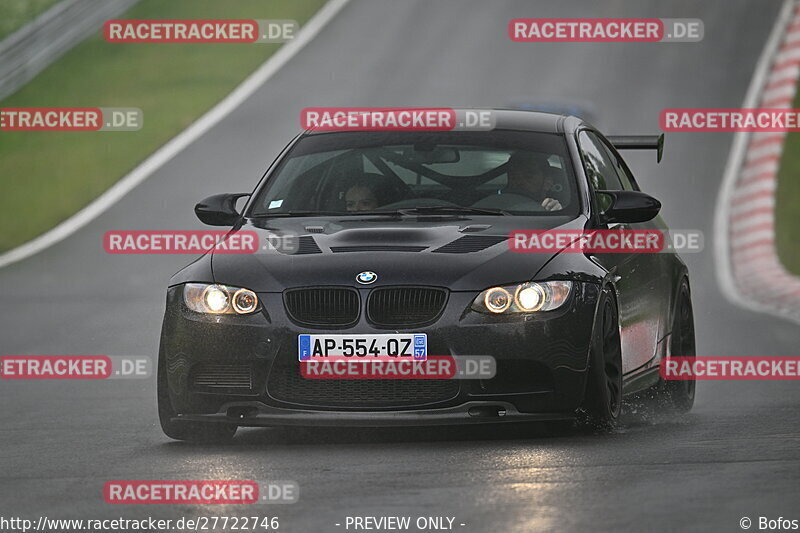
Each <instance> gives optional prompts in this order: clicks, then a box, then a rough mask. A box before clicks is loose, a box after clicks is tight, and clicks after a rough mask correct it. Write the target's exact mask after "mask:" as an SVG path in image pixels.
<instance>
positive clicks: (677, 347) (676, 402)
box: [661, 278, 696, 413]
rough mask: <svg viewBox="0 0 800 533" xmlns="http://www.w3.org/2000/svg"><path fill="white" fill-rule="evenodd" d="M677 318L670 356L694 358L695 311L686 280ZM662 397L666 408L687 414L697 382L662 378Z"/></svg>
mask: <svg viewBox="0 0 800 533" xmlns="http://www.w3.org/2000/svg"><path fill="white" fill-rule="evenodd" d="M676 301H677V304H676V306H675V316H674V317H673V319H672V336H671V337H670V356H676V357H678V356H680V357H694V356H695V354H696V352H695V339H694V311H693V309H692V296H691V293H690V292H689V282H688V281H687V280H686V279H685V278H684V279H683V280H682V281H681V286H680V288H679V289H678V298H677V300H676ZM661 381H662V382H663V383H662V384H661V385H662V396H663V397H664V402H663V403H664V407H666V408H667V409H668V410H670V411H673V412H675V413H687V412H689V411H690V410H691V409H692V406H693V405H694V396H695V389H696V381H695V380H694V379H687V380H669V381H666V380H664V379H663V378H662V380H661Z"/></svg>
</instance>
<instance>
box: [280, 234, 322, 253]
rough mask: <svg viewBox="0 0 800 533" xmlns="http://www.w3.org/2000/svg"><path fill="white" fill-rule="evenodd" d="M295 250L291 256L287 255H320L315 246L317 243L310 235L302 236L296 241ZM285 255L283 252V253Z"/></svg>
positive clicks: (317, 247)
mask: <svg viewBox="0 0 800 533" xmlns="http://www.w3.org/2000/svg"><path fill="white" fill-rule="evenodd" d="M297 243H298V244H297V250H296V251H295V252H294V253H293V254H287V255H305V254H321V253H322V250H320V249H319V246H317V241H315V240H314V237H312V236H311V235H303V236H302V237H299V238H298V239H297ZM284 253H285V252H284Z"/></svg>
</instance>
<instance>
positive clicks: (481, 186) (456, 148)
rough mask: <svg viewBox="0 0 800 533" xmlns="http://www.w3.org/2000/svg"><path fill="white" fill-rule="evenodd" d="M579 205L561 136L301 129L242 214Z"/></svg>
mask: <svg viewBox="0 0 800 533" xmlns="http://www.w3.org/2000/svg"><path fill="white" fill-rule="evenodd" d="M438 212H441V213H443V214H459V213H464V214H470V215H511V216H513V215H521V216H530V215H560V216H564V215H577V214H578V212H579V202H578V195H577V190H576V185H575V179H574V177H573V173H572V168H571V165H570V164H569V159H568V155H567V146H566V142H565V140H564V137H563V136H561V135H557V134H550V133H538V132H520V131H493V132H446V133H442V132H400V133H398V132H391V133H382V132H346V133H326V134H317V135H309V136H306V137H303V138H302V139H300V140H299V141H298V142H297V143H296V144H295V146H293V147H292V149H291V151H290V152H289V153H288V154H287V156H286V157H285V158H284V159H283V160H282V162H281V164H280V166H279V167H278V168H277V169H276V171H275V172H274V173H273V174H272V175H271V176H270V178H269V180H268V181H267V182H266V183H265V184H264V185H263V186H262V187H261V189H260V190H259V191H258V192H257V194H256V197H255V199H254V202H253V204H252V207H251V208H250V211H249V214H248V216H250V217H265V216H314V215H364V214H401V215H403V214H420V213H438Z"/></svg>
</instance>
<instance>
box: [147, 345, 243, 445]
mask: <svg viewBox="0 0 800 533" xmlns="http://www.w3.org/2000/svg"><path fill="white" fill-rule="evenodd" d="M157 389H158V420H159V422H160V423H161V430H162V431H163V432H164V434H165V435H166V436H167V437H169V438H171V439H175V440H184V441H189V442H228V441H230V440H231V439H233V436H234V435H235V434H236V430H237V429H238V426H236V424H225V423H220V422H179V421H174V420H173V418H174V417H175V416H176V414H177V413H175V410H174V409H173V406H172V401H171V400H170V398H169V385H168V383H167V370H166V363H165V361H164V357H163V356H159V358H158V377H157Z"/></svg>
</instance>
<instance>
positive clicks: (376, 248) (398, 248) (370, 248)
mask: <svg viewBox="0 0 800 533" xmlns="http://www.w3.org/2000/svg"><path fill="white" fill-rule="evenodd" d="M425 248H427V246H403V245H391V244H389V245H382V244H367V245H359V246H331V252H334V253H340V252H421V251H422V250H424V249H425Z"/></svg>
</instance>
